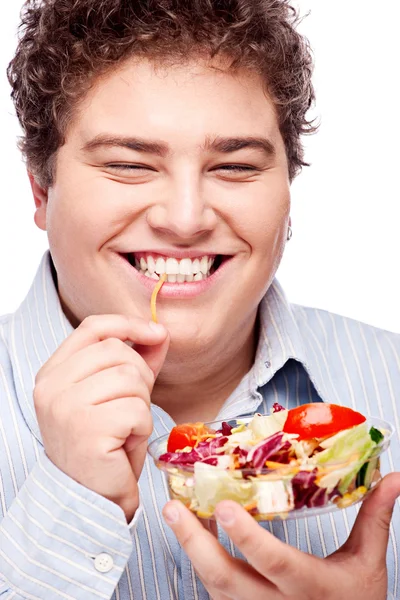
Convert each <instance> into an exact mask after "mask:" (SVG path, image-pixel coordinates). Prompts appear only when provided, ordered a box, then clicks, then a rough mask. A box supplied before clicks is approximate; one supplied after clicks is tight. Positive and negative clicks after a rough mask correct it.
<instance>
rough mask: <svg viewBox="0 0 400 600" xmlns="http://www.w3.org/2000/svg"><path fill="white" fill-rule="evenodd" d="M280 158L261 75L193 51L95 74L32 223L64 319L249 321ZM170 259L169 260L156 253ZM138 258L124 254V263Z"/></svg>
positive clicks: (210, 333)
mask: <svg viewBox="0 0 400 600" xmlns="http://www.w3.org/2000/svg"><path fill="white" fill-rule="evenodd" d="M289 206H290V195H289V180H288V166H287V159H286V155H285V149H284V144H283V140H282V137H281V135H280V132H279V127H278V122H277V118H276V115H275V112H274V108H273V105H272V102H271V101H270V100H269V99H268V98H267V96H266V94H265V91H264V87H263V83H262V80H261V78H260V77H259V76H258V75H256V74H254V73H251V72H248V71H247V72H245V71H244V72H240V73H236V74H233V73H231V72H228V71H225V70H223V69H214V68H211V67H210V66H208V65H207V64H205V63H200V62H198V63H188V64H187V65H185V66H179V67H168V68H167V67H166V68H165V69H163V68H158V69H157V71H156V70H154V67H153V66H152V64H151V63H150V62H147V61H145V60H143V61H136V62H135V61H130V62H127V63H126V64H125V65H124V66H123V67H122V68H120V69H119V70H117V71H116V72H114V73H112V74H111V75H109V76H108V77H106V78H103V79H100V80H99V81H98V82H97V85H96V86H95V87H94V88H93V89H92V91H91V92H90V94H89V96H88V97H87V98H86V99H85V100H84V102H83V103H82V104H81V106H80V107H79V111H77V113H76V115H75V118H74V119H73V121H72V123H71V125H70V127H69V130H68V132H67V138H66V143H65V144H64V146H63V147H62V148H61V149H60V150H59V152H58V156H57V166H56V179H55V183H54V185H53V186H52V187H51V188H50V189H49V192H48V200H47V202H43V203H42V204H41V205H40V206H39V208H38V210H37V214H36V223H37V224H38V225H39V227H42V228H46V229H47V231H48V237H49V244H50V248H51V253H52V257H53V260H54V264H55V266H56V270H57V274H58V285H59V292H60V296H61V298H62V301H63V304H64V307H65V309H66V312H67V314H68V315H69V317H70V319H71V320H72V321H73V322H74V323H77V322H80V321H81V320H82V319H84V318H85V317H86V316H87V315H89V314H103V313H122V314H129V315H139V316H141V317H144V318H146V319H150V297H151V292H152V289H153V288H154V286H155V285H156V281H155V280H156V279H158V274H159V273H162V272H164V271H165V270H166V271H167V273H169V281H168V282H167V283H166V284H164V286H163V288H162V290H161V293H160V295H159V298H158V310H157V312H158V317H159V321H160V322H162V323H163V324H165V325H166V327H167V328H168V329H169V330H170V334H171V338H172V340H173V342H174V344H175V345H178V346H179V345H181V346H182V347H186V348H187V347H188V346H190V345H194V344H198V345H202V346H203V347H204V345H207V344H208V345H209V344H213V343H215V342H216V341H217V340H219V343H221V339H224V338H225V339H227V340H229V339H231V338H232V337H233V336H235V333H236V332H243V331H247V332H250V330H251V328H252V327H253V326H254V322H255V316H256V313H257V307H258V304H259V302H260V300H261V298H262V296H263V295H264V293H265V291H266V290H267V288H268V286H269V285H270V283H271V281H272V279H273V276H274V274H275V271H276V269H277V267H278V265H279V262H280V259H281V256H282V252H283V248H284V244H285V240H286V235H287V226H288V215H289ZM168 258H169V259H170V260H167V259H168ZM135 265H136V266H135Z"/></svg>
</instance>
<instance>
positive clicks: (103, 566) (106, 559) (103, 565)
mask: <svg viewBox="0 0 400 600" xmlns="http://www.w3.org/2000/svg"><path fill="white" fill-rule="evenodd" d="M94 566H95V569H96V570H97V571H100V573H108V572H109V571H111V569H112V568H113V566H114V561H113V559H112V557H111V556H110V555H109V554H105V553H104V552H103V553H102V554H99V555H98V556H96V558H95V559H94Z"/></svg>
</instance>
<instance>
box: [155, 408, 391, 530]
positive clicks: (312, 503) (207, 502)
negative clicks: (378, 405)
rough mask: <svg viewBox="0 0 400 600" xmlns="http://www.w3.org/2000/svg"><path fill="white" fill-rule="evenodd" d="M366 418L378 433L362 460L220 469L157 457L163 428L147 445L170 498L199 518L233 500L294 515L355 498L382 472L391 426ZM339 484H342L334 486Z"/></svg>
mask: <svg viewBox="0 0 400 600" xmlns="http://www.w3.org/2000/svg"><path fill="white" fill-rule="evenodd" d="M251 419H252V417H244V418H240V417H239V418H238V419H230V420H227V421H225V422H226V423H228V424H229V425H230V426H231V427H237V426H239V425H241V424H243V423H245V424H246V423H248V422H250V421H251ZM222 423H223V421H222V420H221V421H214V422H212V423H206V425H207V426H208V427H210V428H212V429H215V430H219V429H221V426H222ZM366 424H367V426H368V429H369V428H370V427H375V428H376V429H379V430H380V431H381V432H382V433H383V436H384V437H383V439H382V440H381V441H380V442H379V443H378V444H377V445H376V447H375V448H374V449H373V453H372V455H371V456H369V458H368V460H363V457H362V453H359V454H354V453H353V455H352V456H349V457H347V458H346V460H345V461H342V462H340V463H337V462H336V463H327V464H326V465H324V466H323V467H321V466H317V467H314V468H311V467H310V466H308V467H307V468H303V467H302V468H301V469H300V470H299V468H298V467H297V468H296V469H294V468H293V467H292V466H291V465H282V467H279V468H274V469H272V470H271V469H268V468H261V469H257V470H256V469H249V468H246V469H224V468H222V467H220V466H210V465H207V464H204V463H202V462H197V463H195V464H194V465H184V466H181V465H179V466H177V465H173V464H171V463H169V462H165V461H160V460H159V458H160V456H162V455H163V454H164V453H165V452H166V451H167V442H168V437H169V435H168V434H166V435H163V436H161V437H158V438H156V439H155V440H153V441H152V442H151V443H150V445H149V447H148V451H149V454H150V455H151V456H152V458H153V459H154V462H155V464H156V466H157V467H158V468H159V469H160V470H161V471H163V473H164V475H165V477H166V481H167V484H168V490H169V495H170V498H171V499H175V500H180V501H181V502H182V503H183V504H185V506H187V507H188V508H189V509H190V510H191V511H192V512H194V513H195V514H197V516H198V517H200V518H204V519H214V510H215V507H216V505H217V504H218V502H220V501H221V500H234V501H236V502H238V503H239V504H241V506H243V507H244V508H245V509H246V510H247V511H248V512H249V514H251V515H252V516H253V517H254V518H255V519H257V520H258V521H270V520H272V519H278V520H279V519H297V518H302V517H309V516H314V515H319V514H323V513H326V512H332V511H335V510H340V509H343V508H347V507H348V506H351V505H352V504H356V503H357V502H360V501H362V500H363V499H364V498H365V497H366V496H367V494H368V493H369V492H370V490H371V489H372V488H373V487H374V486H375V485H376V483H377V482H378V481H379V480H380V479H381V478H382V476H381V472H380V456H381V455H382V453H383V452H384V451H385V450H387V448H388V446H389V444H390V438H391V436H392V435H393V432H394V429H393V427H392V425H390V424H389V423H387V422H386V421H383V420H381V419H377V418H375V417H369V418H367V421H366ZM319 483H323V486H322V485H318V484H319ZM342 483H343V484H344V485H345V488H344V489H343V485H342ZM339 487H341V488H342V489H341V491H340V492H339V489H338V488H339Z"/></svg>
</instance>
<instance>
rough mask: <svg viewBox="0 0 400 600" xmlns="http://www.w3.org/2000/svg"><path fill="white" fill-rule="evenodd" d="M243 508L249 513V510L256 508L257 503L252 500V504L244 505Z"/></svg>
mask: <svg viewBox="0 0 400 600" xmlns="http://www.w3.org/2000/svg"><path fill="white" fill-rule="evenodd" d="M243 508H244V509H245V510H247V511H249V512H250V511H251V510H254V509H255V508H257V502H256V501H255V500H253V502H250V503H249V504H245V505H244V506H243Z"/></svg>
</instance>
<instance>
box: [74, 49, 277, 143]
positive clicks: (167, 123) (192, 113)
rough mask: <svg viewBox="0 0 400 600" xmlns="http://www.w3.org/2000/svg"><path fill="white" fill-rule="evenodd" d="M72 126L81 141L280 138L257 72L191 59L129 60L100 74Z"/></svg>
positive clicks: (272, 112) (274, 115)
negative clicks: (104, 136)
mask: <svg viewBox="0 0 400 600" xmlns="http://www.w3.org/2000/svg"><path fill="white" fill-rule="evenodd" d="M71 129H73V130H75V133H77V134H78V135H79V137H80V138H81V140H82V141H84V142H85V141H87V140H88V139H90V138H91V137H93V136H96V135H99V134H101V133H103V132H104V131H106V132H108V133H112V134H114V135H127V134H128V135H129V134H134V135H136V136H143V137H145V136H146V135H149V132H151V133H152V134H156V135H157V137H158V138H161V139H164V138H165V139H168V140H169V141H171V139H174V138H176V137H177V136H178V135H179V138H180V140H181V141H186V142H187V143H188V144H189V143H191V142H194V141H195V140H197V141H198V142H200V141H201V140H204V138H205V137H207V136H210V135H211V136H212V135H219V136H231V135H237V136H240V135H254V136H260V135H266V136H268V137H270V138H271V140H272V141H275V143H276V141H277V138H278V137H280V134H279V128H278V121H277V116H276V111H275V108H274V105H273V103H272V101H271V99H270V98H269V96H268V94H267V92H266V89H265V84H264V82H263V80H262V78H261V76H260V75H258V74H257V73H255V72H254V71H251V70H245V69H243V70H237V71H235V72H233V71H230V70H228V69H227V68H225V67H224V66H223V65H221V64H210V62H205V61H190V62H187V63H186V64H179V65H172V66H171V65H169V66H167V65H165V66H157V67H155V66H154V64H152V63H151V62H150V61H148V60H137V59H136V60H129V61H127V62H125V63H124V64H123V65H122V66H120V67H119V68H118V69H117V70H116V71H114V72H112V73H110V74H108V75H106V76H103V77H102V78H99V79H98V80H97V82H96V83H95V85H94V86H93V88H92V89H91V91H90V92H89V94H88V95H87V97H86V98H85V99H84V101H83V102H82V104H81V106H80V110H79V113H78V117H77V119H76V120H75V122H74V124H73V125H72V127H71Z"/></svg>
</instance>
